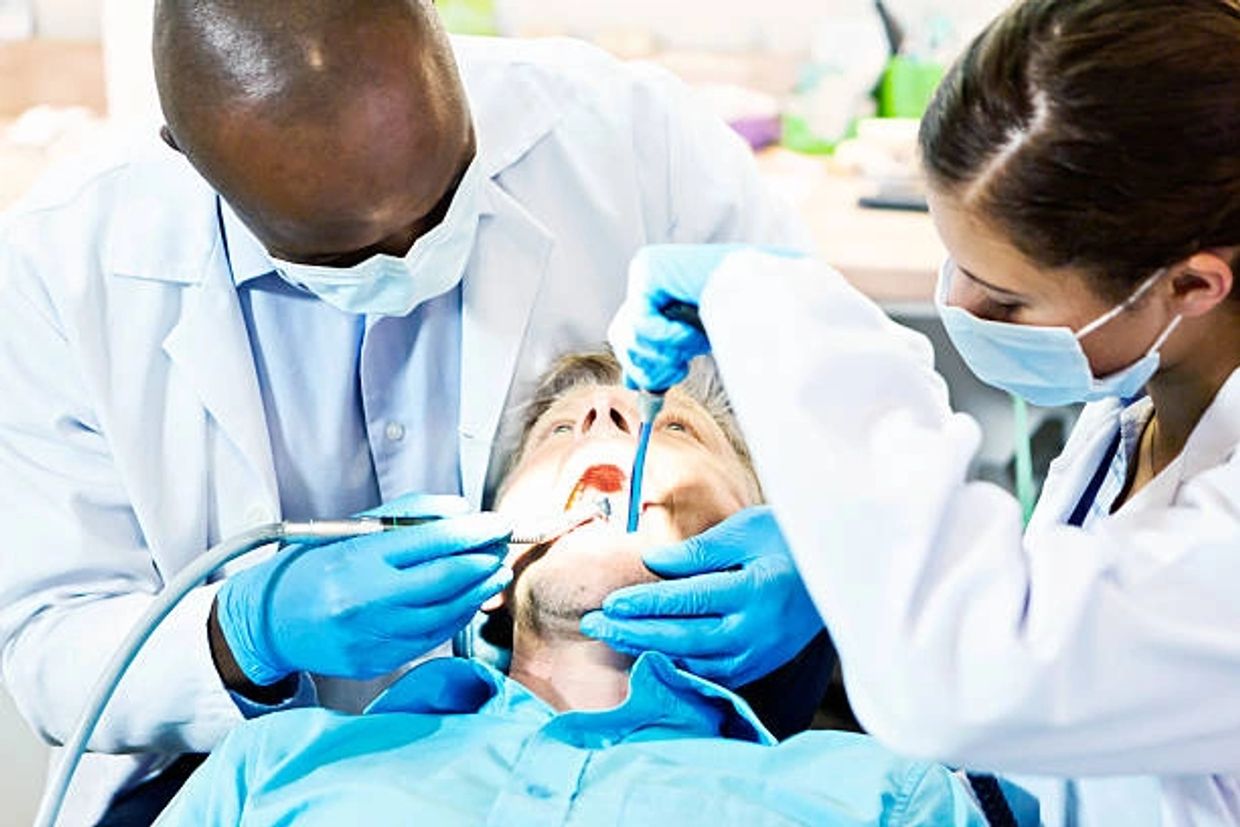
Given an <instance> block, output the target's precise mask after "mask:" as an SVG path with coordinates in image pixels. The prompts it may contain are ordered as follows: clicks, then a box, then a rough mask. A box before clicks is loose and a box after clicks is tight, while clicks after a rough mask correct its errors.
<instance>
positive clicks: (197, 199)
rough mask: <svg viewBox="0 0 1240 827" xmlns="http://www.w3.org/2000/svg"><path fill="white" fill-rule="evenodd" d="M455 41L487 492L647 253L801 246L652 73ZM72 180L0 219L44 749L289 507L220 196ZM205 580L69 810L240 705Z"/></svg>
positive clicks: (721, 131)
mask: <svg viewBox="0 0 1240 827" xmlns="http://www.w3.org/2000/svg"><path fill="white" fill-rule="evenodd" d="M455 47H456V51H457V56H458V60H459V63H460V66H461V72H462V76H463V78H464V81H465V84H466V87H467V90H468V93H469V98H470V103H471V107H472V109H473V111H474V116H475V122H476V127H477V133H478V138H479V153H480V162H481V163H482V164H484V169H485V170H486V171H487V172H488V173H489V180H488V182H487V183H486V184H485V185H484V190H483V193H482V196H481V198H480V201H481V211H482V213H483V216H482V219H481V224H480V229H479V234H478V239H477V242H476V247H475V251H474V253H473V256H472V258H471V260H470V263H469V265H468V267H467V270H466V275H465V279H464V287H463V290H464V294H463V295H464V299H463V314H464V316H463V328H462V354H461V359H462V365H461V377H462V378H461V404H460V435H459V449H460V459H461V469H462V479H463V486H464V492H465V495H466V496H467V497H468V498H469V499H470V500H471V501H473V502H474V503H475V504H478V503H480V502H482V500H483V498H484V492H485V491H486V489H487V485H488V480H487V475H488V467H490V469H491V480H490V483H492V484H493V483H494V475H495V471H496V466H497V465H498V463H493V462H491V459H492V456H493V448H494V447H495V443H496V439H495V437H496V434H497V430H498V429H499V425H500V419H501V412H502V410H503V409H504V407H505V403H506V401H512V400H515V399H519V398H520V396H521V394H522V393H523V391H525V390H527V389H528V388H529V387H530V386H532V384H533V383H534V381H535V380H536V378H537V377H538V375H539V374H540V373H541V372H542V370H543V369H544V368H545V367H546V366H547V365H548V364H549V363H550V361H551V360H552V359H553V358H554V357H556V356H559V355H560V354H562V353H563V352H565V351H566V350H569V349H573V348H580V347H582V346H597V345H599V344H601V343H602V342H603V341H604V338H605V330H606V325H607V322H608V320H609V318H610V316H611V314H612V313H613V312H614V310H615V308H616V306H617V305H618V304H619V302H620V299H621V297H622V294H623V290H624V284H625V270H626V267H627V264H628V260H629V258H630V257H631V256H632V254H633V252H634V251H635V250H636V249H637V248H638V247H639V246H641V245H642V244H646V243H651V242H658V241H688V240H708V239H710V240H714V239H755V240H756V239H764V240H768V241H773V242H781V243H793V244H795V243H799V242H801V241H802V240H803V235H802V233H801V231H800V229H799V227H798V225H797V224H796V222H795V221H793V220H791V218H790V215H789V213H788V212H787V211H786V210H785V209H784V208H782V207H780V206H778V205H776V204H774V203H773V202H772V201H771V200H770V199H768V198H767V197H766V196H765V194H764V193H763V192H762V190H761V187H760V184H759V181H758V178H757V175H756V171H755V167H754V165H753V163H752V160H751V158H750V157H749V154H748V150H747V148H746V147H744V146H743V144H742V143H741V142H740V141H739V140H738V139H737V138H736V136H734V135H732V134H731V133H730V131H728V130H727V129H726V127H724V126H723V125H722V123H720V122H719V121H718V120H717V119H715V118H713V117H712V116H710V115H709V114H708V113H707V112H706V111H704V110H703V109H701V108H700V107H699V105H698V104H696V103H695V102H694V101H693V100H691V98H690V97H689V95H688V93H687V92H686V90H685V89H684V87H683V86H681V85H680V84H678V83H677V82H675V81H673V80H672V79H671V78H670V77H669V76H668V75H666V74H664V73H661V72H658V71H656V70H653V69H648V68H647V69H637V68H631V67H626V66H623V65H621V64H619V63H617V62H616V61H614V60H612V59H611V58H608V57H606V56H604V55H603V54H602V53H601V52H599V51H597V50H595V49H592V48H590V47H586V46H584V45H582V44H575V43H573V42H570V41H543V42H512V41H500V40H469V39H463V40H458V41H456V43H455ZM88 167H89V168H87V169H80V168H79V169H75V170H69V171H64V172H61V173H58V174H56V175H54V176H53V177H52V179H51V180H49V181H48V182H46V183H45V184H44V185H43V186H42V187H41V188H40V190H39V191H37V192H36V193H35V194H33V195H32V196H31V197H29V198H28V199H27V200H26V201H25V202H24V204H23V205H22V206H21V207H20V208H19V209H17V210H16V211H15V212H14V213H13V214H12V215H9V216H7V217H6V218H5V219H4V220H3V223H2V224H0V526H4V528H3V531H2V532H0V537H2V538H3V539H2V540H0V542H2V543H3V553H2V554H0V643H2V645H3V675H4V680H5V683H6V684H7V686H8V688H9V690H10V691H11V692H12V694H13V696H14V698H15V699H16V701H17V704H18V706H19V707H20V709H21V710H22V712H23V714H24V715H25V716H26V718H27V719H28V720H29V721H30V723H31V724H32V725H33V726H34V727H35V728H36V729H37V730H38V731H39V732H41V733H42V734H43V735H44V736H45V737H47V738H49V739H56V740H60V739H64V738H65V737H67V734H68V733H69V732H70V731H71V727H72V726H73V724H74V722H75V720H76V718H77V716H78V714H79V711H80V710H81V707H82V704H83V702H84V700H85V698H86V696H87V692H88V690H89V688H90V686H91V685H92V683H93V682H94V680H95V678H96V676H97V674H98V673H99V671H100V670H101V668H102V665H103V664H104V662H105V660H106V658H107V657H108V656H109V655H110V653H111V652H112V650H113V648H114V647H115V646H116V644H117V643H118V642H119V641H120V639H121V637H122V635H123V634H124V633H125V632H126V630H127V629H128V628H129V626H130V625H131V623H132V622H133V621H134V620H135V619H136V618H137V617H138V615H139V614H140V613H141V612H142V611H143V609H144V608H145V607H146V606H147V605H148V603H149V600H150V595H152V594H154V593H156V592H158V591H159V590H160V588H161V585H162V583H163V582H164V579H165V578H166V577H168V576H170V575H172V574H174V573H176V572H177V571H178V570H180V569H181V568H183V567H184V566H185V565H186V563H187V562H188V561H189V560H191V559H193V558H194V557H195V556H196V555H198V554H200V553H201V552H202V551H203V550H204V549H205V548H207V547H208V546H210V545H212V544H214V543H216V542H219V541H220V540H222V539H224V538H226V537H229V536H231V535H234V534H236V533H238V532H240V531H242V530H245V529H247V528H250V527H252V526H254V525H256V524H261V523H264V522H268V521H271V520H275V519H277V518H278V517H279V502H280V499H279V496H278V492H277V484H276V478H275V473H274V470H273V464H272V457H271V447H270V444H269V440H268V433H267V427H266V421H265V419H264V415H263V411H262V406H261V399H260V396H259V389H258V384H257V379H256V376H255V370H254V366H253V361H252V357H251V353H250V346H249V343H248V340H247V335H246V329H245V324H244V322H243V319H242V315H241V312H240V310H239V307H238V302H237V298H236V294H235V291H234V289H233V285H232V282H231V279H230V275H229V271H228V268H227V266H226V262H225V259H224V253H223V249H222V245H221V239H220V233H219V230H218V222H217V213H216V204H217V201H216V197H215V195H214V193H213V192H212V191H211V190H210V189H209V188H208V186H207V185H206V183H205V182H204V181H203V180H202V179H201V178H199V176H198V175H197V174H196V173H195V172H194V170H193V169H192V168H191V167H190V166H189V165H188V163H187V162H186V161H185V159H184V158H183V157H182V156H180V155H178V154H176V153H174V152H172V151H171V150H169V149H168V148H167V147H164V146H163V145H162V144H159V143H158V141H157V140H155V139H154V138H153V137H152V140H151V141H150V142H148V143H146V144H144V145H142V146H140V147H138V148H136V149H132V150H126V151H124V152H120V153H117V154H115V155H110V156H108V157H105V158H102V159H97V160H95V161H92V162H91V163H90V164H89V165H88ZM307 373H308V374H309V375H311V376H312V375H313V369H312V368H311V369H308V370H307ZM324 516H338V515H324ZM215 589H216V587H214V586H211V587H206V588H202V589H200V590H198V591H196V592H195V593H193V594H192V595H191V596H190V597H189V598H188V599H187V600H186V601H185V602H184V603H183V604H182V605H181V606H180V607H179V608H178V609H177V610H176V611H175V612H174V613H173V614H172V616H171V617H169V618H168V620H167V621H165V623H164V624H163V626H162V627H161V629H160V630H159V632H158V633H157V634H156V635H155V637H154V638H153V639H152V641H151V642H150V643H149V644H148V646H147V647H146V649H145V651H144V654H143V655H142V656H141V657H140V658H139V659H138V660H137V662H136V663H135V664H134V666H133V668H132V669H131V670H130V672H129V674H128V676H127V677H126V678H125V680H124V682H123V683H122V685H121V688H120V691H119V693H118V695H117V696H116V698H115V700H114V701H113V703H112V705H111V707H110V710H109V712H108V714H107V715H106V716H105V717H104V718H103V721H102V723H101V724H100V726H99V729H98V731H97V732H96V734H95V737H94V739H93V741H92V742H91V746H92V748H93V749H94V750H97V751H99V752H103V753H126V752H133V753H145V755H129V756H126V755H90V756H88V757H87V760H86V762H85V763H84V764H83V766H82V768H81V770H80V772H79V777H78V781H77V783H76V784H75V787H74V793H73V800H72V801H71V804H72V807H71V809H70V810H69V814H68V816H67V817H66V818H65V819H63V821H64V823H71V824H84V823H89V822H92V821H93V819H94V818H96V817H97V816H98V815H99V813H100V812H101V810H102V808H103V807H104V806H105V805H106V803H107V802H108V800H109V797H110V795H111V794H112V793H113V792H114V791H115V790H116V789H117V788H119V787H121V786H123V785H126V784H130V783H133V782H134V781H135V780H136V779H137V778H138V777H140V776H141V775H142V774H143V773H147V772H149V771H150V770H151V768H152V767H153V766H155V765H156V763H157V762H158V761H160V760H166V756H168V755H172V754H175V753H179V752H183V751H187V750H189V751H207V750H210V749H211V748H212V746H213V745H214V744H216V743H217V741H218V740H219V739H220V738H221V737H222V736H223V735H224V734H225V733H226V732H227V730H228V729H229V728H230V727H232V726H233V725H234V724H236V723H237V722H238V721H239V720H240V716H239V714H238V711H237V709H236V707H235V706H234V704H233V702H232V701H231V699H230V698H229V696H228V694H227V693H226V692H225V691H224V689H223V688H222V687H221V685H220V681H219V679H218V677H217V676H216V674H215V671H214V669H213V667H212V665H211V660H210V657H209V654H208V651H207V642H206V633H205V629H206V619H207V612H208V609H209V606H210V604H211V600H212V598H213V596H214V592H215ZM150 753H163V754H164V755H165V758H164V759H160V758H159V757H158V756H156V755H151V754H150Z"/></svg>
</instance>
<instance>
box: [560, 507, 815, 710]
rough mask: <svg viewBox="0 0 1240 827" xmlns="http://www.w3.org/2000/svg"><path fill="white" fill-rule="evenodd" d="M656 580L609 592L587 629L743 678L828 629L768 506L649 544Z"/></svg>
mask: <svg viewBox="0 0 1240 827" xmlns="http://www.w3.org/2000/svg"><path fill="white" fill-rule="evenodd" d="M644 559H645V562H646V566H647V567H648V568H650V570H651V571H653V572H655V573H656V574H658V575H659V576H661V577H667V578H673V579H669V580H666V581H663V582H659V583H649V584H643V585H640V586H630V587H628V588H624V589H619V590H617V591H615V592H612V594H611V595H609V596H608V598H607V599H606V600H605V601H604V602H603V609H602V611H595V612H590V613H588V614H587V615H586V616H585V617H584V618H583V619H582V622H581V631H582V632H583V633H584V634H586V635H588V636H590V637H593V638H598V639H599V640H603V641H606V642H607V643H608V645H610V646H611V647H612V648H613V649H616V650H617V651H620V652H624V653H625V654H630V655H637V654H640V653H641V652H643V651H647V650H653V651H656V652H662V653H663V654H665V655H667V656H669V657H671V658H672V659H673V660H675V661H676V662H677V663H678V664H680V665H681V666H683V667H684V668H685V669H687V670H688V671H690V672H692V673H694V674H695V675H700V676H701V677H704V678H710V679H711V680H714V681H717V682H719V683H722V684H724V685H725V686H729V687H738V686H744V685H745V684H747V683H751V682H753V681H755V680H757V679H758V678H761V677H763V676H764V675H767V674H768V673H770V672H772V671H774V670H775V669H776V668H778V667H780V666H782V665H783V664H785V663H787V662H788V661H790V660H792V658H793V657H795V656H796V654H797V653H798V652H800V651H801V649H802V648H804V647H805V645H806V644H808V643H809V641H810V640H811V639H812V638H813V637H814V635H816V634H817V633H818V632H819V631H821V630H822V628H823V623H822V619H821V618H820V617H819V616H818V611H817V610H816V609H815V608H814V604H813V602H811V600H810V597H809V594H808V593H807V592H806V591H805V585H804V584H803V583H802V582H801V576H800V575H799V574H798V573H797V570H796V567H795V566H794V565H793V562H792V557H791V556H790V555H789V552H788V548H787V546H786V545H785V543H784V538H783V534H782V533H781V532H780V530H779V526H778V525H777V524H776V523H775V517H774V515H773V514H772V513H771V510H770V509H769V508H767V507H765V506H762V507H758V508H749V509H746V510H744V511H741V512H739V513H737V514H735V515H733V516H732V517H729V518H728V519H727V520H725V521H723V522H722V523H720V524H719V525H717V526H715V527H714V528H712V529H710V530H709V531H705V532H703V533H702V534H699V535H698V536H697V537H693V538H691V539H689V540H686V541H685V542H683V543H681V544H679V545H676V546H670V547H666V548H657V549H652V550H651V551H649V552H647V553H646V554H645V555H644Z"/></svg>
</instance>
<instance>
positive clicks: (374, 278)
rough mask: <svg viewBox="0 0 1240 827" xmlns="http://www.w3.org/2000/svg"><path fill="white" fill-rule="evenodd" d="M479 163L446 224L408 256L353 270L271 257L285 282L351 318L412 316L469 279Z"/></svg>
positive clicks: (371, 261) (380, 258)
mask: <svg viewBox="0 0 1240 827" xmlns="http://www.w3.org/2000/svg"><path fill="white" fill-rule="evenodd" d="M479 166H480V164H479V161H478V159H477V158H475V159H474V160H473V161H472V162H471V163H470V165H469V168H468V169H467V170H466V171H465V175H464V176H462V177H461V182H460V184H459V185H458V186H457V189H456V192H455V193H454V194H453V196H452V203H451V204H450V205H449V207H448V212H447V214H445V215H444V218H443V221H441V222H440V223H439V224H438V225H436V226H435V227H434V229H432V230H431V231H430V232H428V233H427V234H426V235H424V236H422V237H421V238H419V239H418V240H417V241H415V242H414V244H413V246H412V247H411V248H410V249H409V252H408V253H406V254H405V255H404V256H403V257H398V256H390V255H387V254H385V253H379V254H377V255H374V256H371V257H370V258H368V259H366V260H365V261H363V262H361V263H360V264H355V265H353V266H352V267H323V266H320V265H314V264H298V263H296V262H292V261H281V260H279V259H276V258H274V257H273V258H272V262H273V263H274V264H275V266H276V271H277V272H278V273H279V274H280V276H281V278H283V279H284V280H285V281H287V282H289V283H290V284H293V285H295V286H297V287H301V288H303V289H305V290H308V291H309V292H311V293H313V294H314V295H316V296H318V297H319V298H320V299H322V300H323V301H325V302H327V303H328V304H330V305H332V306H334V307H336V308H339V309H340V310H343V311H345V312H346V313H364V314H373V315H378V316H407V315H409V314H410V313H411V312H413V310H414V308H416V307H417V306H418V305H420V304H422V303H423V302H426V301H429V300H430V299H433V298H435V297H436V296H440V295H443V294H444V293H446V292H448V291H449V290H451V289H452V288H453V287H455V286H456V285H457V283H458V282H460V280H461V277H462V276H463V275H464V274H465V266H466V265H467V264H468V263H469V257H470V253H471V252H472V251H473V247H474V238H475V237H476V236H477V233H478V210H479V207H478V201H479V191H480V189H481V186H482V181H483V174H482V173H481V172H480V171H479Z"/></svg>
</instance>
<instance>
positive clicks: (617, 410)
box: [581, 392, 636, 436]
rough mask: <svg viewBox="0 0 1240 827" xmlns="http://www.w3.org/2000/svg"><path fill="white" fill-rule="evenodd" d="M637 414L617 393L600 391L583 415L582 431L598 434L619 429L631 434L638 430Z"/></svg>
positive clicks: (621, 431) (583, 432)
mask: <svg viewBox="0 0 1240 827" xmlns="http://www.w3.org/2000/svg"><path fill="white" fill-rule="evenodd" d="M635 416H636V414H635V412H634V411H633V410H632V409H631V408H630V407H629V406H627V405H625V404H623V402H622V400H620V399H619V398H617V396H616V395H614V394H610V393H605V392H600V393H599V394H597V395H596V396H595V397H594V399H593V400H591V405H590V407H589V408H588V409H587V410H586V412H585V414H584V415H583V417H582V422H581V433H582V434H591V433H592V434H594V435H595V436H598V435H602V434H607V433H614V432H616V431H619V432H620V433H624V434H631V433H633V432H634V431H635V430H636V427H635V425H636V421H635Z"/></svg>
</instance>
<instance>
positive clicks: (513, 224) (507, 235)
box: [459, 180, 554, 506]
mask: <svg viewBox="0 0 1240 827" xmlns="http://www.w3.org/2000/svg"><path fill="white" fill-rule="evenodd" d="M484 197H487V198H489V199H490V207H491V210H490V214H489V215H485V216H484V217H483V218H482V224H481V225H480V226H479V228H478V241H477V244H476V245H475V252H474V257H473V259H472V260H471V261H470V264H469V268H468V270H467V274H466V278H465V282H464V286H463V291H464V292H463V302H462V319H461V414H460V416H461V426H460V440H459V445H460V456H461V484H462V487H463V489H464V491H463V493H464V495H465V497H466V498H467V499H468V500H469V501H470V502H471V503H473V504H474V505H475V506H481V504H482V498H483V494H484V492H485V488H486V479H487V467H488V464H489V462H490V458H491V451H492V447H493V445H494V441H495V435H496V432H497V430H498V427H499V421H500V416H501V414H502V413H503V410H504V402H505V400H506V399H507V398H508V393H509V390H510V387H511V385H512V379H513V375H514V370H515V367H516V364H517V357H518V355H519V353H520V351H521V347H522V343H523V341H524V338H525V331H526V326H527V323H528V321H529V317H530V312H531V310H532V308H533V306H534V300H535V297H536V296H537V294H538V290H539V287H540V285H541V284H542V281H543V275H544V273H545V271H546V268H547V264H548V261H549V259H550V256H551V251H552V249H553V247H554V241H553V238H552V236H551V234H550V233H549V232H548V231H547V229H546V228H545V227H543V226H542V225H541V224H540V223H539V222H538V221H537V219H535V218H534V217H533V216H532V215H530V214H529V212H527V211H526V210H525V208H524V207H522V206H521V205H520V204H519V203H517V202H516V201H515V200H514V199H513V198H512V197H511V196H510V195H508V194H507V193H506V192H505V191H504V190H503V189H502V187H501V186H500V185H499V184H498V183H496V182H495V181H493V180H489V181H488V183H487V189H486V192H485V194H484Z"/></svg>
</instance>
